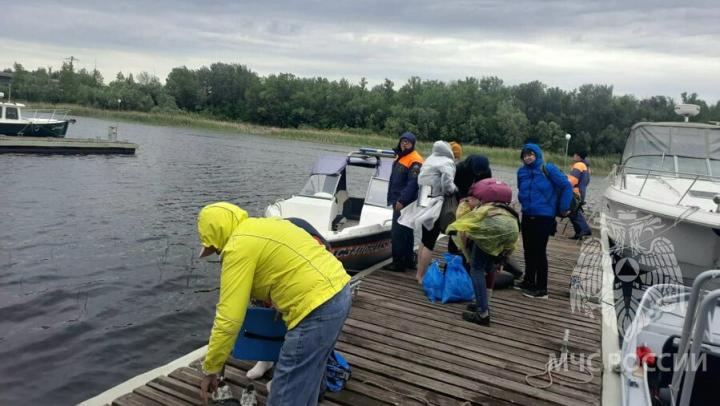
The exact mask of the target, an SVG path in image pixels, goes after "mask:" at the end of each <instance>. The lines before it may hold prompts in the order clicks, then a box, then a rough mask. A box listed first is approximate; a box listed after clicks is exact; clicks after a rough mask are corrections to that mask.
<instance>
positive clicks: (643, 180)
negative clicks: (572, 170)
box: [605, 105, 720, 286]
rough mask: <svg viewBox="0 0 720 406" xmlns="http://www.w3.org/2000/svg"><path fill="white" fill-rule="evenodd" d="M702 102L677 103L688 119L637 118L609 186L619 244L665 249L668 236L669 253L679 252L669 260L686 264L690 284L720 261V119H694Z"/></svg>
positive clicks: (609, 209)
mask: <svg viewBox="0 0 720 406" xmlns="http://www.w3.org/2000/svg"><path fill="white" fill-rule="evenodd" d="M696 107H697V106H694V105H679V106H677V107H676V112H679V114H683V115H685V116H686V122H660V123H650V122H642V123H637V124H635V125H634V126H633V127H632V129H631V131H630V136H629V137H628V140H627V143H626V146H625V151H624V152H623V156H622V162H621V164H620V165H619V166H617V167H616V168H615V170H614V171H613V173H612V174H611V176H612V179H611V183H610V186H609V187H608V188H607V190H606V191H605V203H606V207H605V209H606V213H605V214H606V217H608V218H609V219H611V220H610V221H609V222H608V224H607V226H608V229H607V231H608V236H609V238H610V240H611V247H612V246H613V245H615V246H616V247H617V246H620V247H621V248H622V249H623V250H624V251H626V252H625V253H624V255H625V256H630V255H635V256H637V255H638V254H639V255H643V254H644V255H646V256H647V255H649V254H658V255H659V254H661V252H659V251H658V250H659V249H660V247H659V246H655V245H656V244H654V243H656V242H658V241H660V239H662V242H663V246H662V250H663V252H662V254H663V255H664V256H665V257H666V258H670V257H674V260H673V259H672V258H670V259H668V261H671V262H672V263H667V264H665V265H664V266H665V267H666V268H676V269H679V271H680V272H681V274H682V279H683V282H684V284H686V285H688V286H689V285H691V284H692V280H693V279H694V278H695V277H696V276H697V275H698V274H699V273H700V272H702V271H704V270H706V269H714V268H718V267H720V126H718V125H711V124H700V123H692V122H687V116H688V115H692V113H693V112H694V113H695V114H696V113H697V111H699V108H696ZM633 224H637V225H639V226H638V227H637V228H636V229H634V230H632V227H633ZM630 240H631V241H630ZM651 245H652V246H651ZM653 249H655V251H654V252H653ZM628 250H629V251H632V252H631V253H629V252H627V251H628ZM655 256H656V257H657V255H655ZM674 261H676V262H674ZM654 265H655V266H656V267H658V266H663V265H662V264H660V263H655V264H654ZM635 272H636V273H637V272H641V270H637V269H636V270H635ZM668 282H669V281H668V280H658V279H656V282H655V283H668Z"/></svg>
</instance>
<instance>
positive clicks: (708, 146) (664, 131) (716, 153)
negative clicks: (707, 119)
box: [622, 123, 720, 163]
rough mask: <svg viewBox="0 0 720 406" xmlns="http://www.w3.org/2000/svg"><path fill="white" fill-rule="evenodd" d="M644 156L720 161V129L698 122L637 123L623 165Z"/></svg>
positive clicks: (626, 149) (628, 141)
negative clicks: (632, 158) (631, 159)
mask: <svg viewBox="0 0 720 406" xmlns="http://www.w3.org/2000/svg"><path fill="white" fill-rule="evenodd" d="M642 155H657V156H660V155H666V156H670V155H676V156H682V157H690V158H702V159H706V158H710V159H720V126H716V125H710V124H699V123H637V124H635V125H634V126H633V127H632V129H631V130H630V136H629V137H628V140H627V143H626V144H625V151H624V152H623V158H622V162H623V163H625V162H626V161H627V160H628V159H629V158H631V157H633V156H642Z"/></svg>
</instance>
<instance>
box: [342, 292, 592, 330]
mask: <svg viewBox="0 0 720 406" xmlns="http://www.w3.org/2000/svg"><path fill="white" fill-rule="evenodd" d="M368 293H370V294H371V295H374V299H375V300H372V299H368V300H364V299H365V295H366V294H368ZM513 293H514V292H513ZM517 294H518V295H519V292H518V293H517ZM413 296H414V297H413ZM413 296H410V295H408V294H403V292H402V291H397V290H395V291H394V290H393V289H391V288H387V289H385V288H383V289H375V287H366V288H365V289H364V290H363V291H362V292H358V295H357V297H356V300H355V301H354V302H353V306H359V305H364V304H365V303H366V302H369V303H371V304H372V302H374V301H376V300H378V299H380V300H382V301H383V303H382V306H383V307H384V306H393V304H395V303H397V304H400V303H402V305H401V306H402V307H403V308H405V309H408V311H429V312H432V313H434V314H439V315H442V314H445V315H446V316H450V315H452V314H455V315H456V316H454V317H457V314H459V311H460V310H465V309H464V307H465V303H462V304H447V305H441V304H435V303H431V302H430V301H428V300H427V298H426V297H425V296H424V294H423V295H422V296H420V293H419V292H415V294H414V295H413ZM528 300H529V299H528ZM538 300H539V299H538ZM407 304H412V305H413V306H408V305H407ZM542 305H543V303H537V304H536V307H535V309H533V310H534V311H533V310H526V309H522V308H517V307H516V308H513V307H512V306H508V305H507V304H505V303H502V300H501V299H500V298H498V297H497V296H496V297H494V298H493V300H492V301H491V303H490V311H491V313H492V314H493V315H496V316H498V317H493V325H495V324H497V325H498V326H504V325H511V326H512V327H526V329H527V330H528V332H529V333H531V334H532V333H536V332H537V331H538V327H541V328H543V329H545V330H550V332H552V331H555V332H557V333H558V334H560V335H562V333H563V332H564V331H565V328H570V329H571V330H573V331H574V332H575V333H576V336H578V337H583V338H585V339H587V340H592V341H595V337H596V334H597V332H598V331H599V328H598V326H599V322H598V321H595V323H594V325H588V324H585V325H581V324H579V323H573V322H572V320H570V319H568V320H567V321H565V322H563V320H562V319H563V318H562V315H561V314H558V315H553V316H548V315H547V314H546V313H545V314H543V312H541V311H539V309H541V308H542ZM566 305H567V306H568V307H569V303H566ZM396 306H397V305H396ZM443 312H445V313H443ZM565 312H566V314H567V313H569V309H566V310H565ZM558 313H560V311H558ZM401 314H402V313H401Z"/></svg>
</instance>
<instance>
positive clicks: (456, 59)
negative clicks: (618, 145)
mask: <svg viewBox="0 0 720 406" xmlns="http://www.w3.org/2000/svg"><path fill="white" fill-rule="evenodd" d="M683 4H689V5H690V6H689V7H686V6H683ZM0 10H1V12H0V69H4V68H9V67H11V66H12V64H13V63H14V62H20V63H21V64H22V65H23V66H24V67H25V68H26V69H36V68H37V67H40V66H52V67H54V68H58V67H60V65H61V63H62V61H63V59H64V58H67V57H69V56H71V55H72V56H74V57H75V58H77V59H79V62H76V67H85V68H87V69H93V67H95V66H97V69H98V70H100V71H101V72H102V74H103V76H104V77H105V79H106V83H107V82H109V81H110V80H112V79H114V78H115V75H116V74H117V72H118V71H122V72H124V73H126V74H127V73H138V72H141V71H147V72H149V73H151V74H153V73H154V74H155V75H157V76H158V77H159V78H160V79H161V80H163V81H164V79H165V78H166V77H167V74H168V72H170V70H171V69H172V68H173V67H177V66H182V65H185V66H187V67H189V68H198V67H200V66H203V65H209V64H211V63H213V62H218V61H220V62H226V63H240V64H244V65H246V66H247V67H248V68H250V69H251V70H253V71H255V72H258V73H259V74H261V75H268V74H271V73H280V72H288V73H293V74H296V75H298V76H322V77H327V78H330V79H339V78H343V77H344V78H347V79H349V80H351V81H353V82H355V83H357V82H358V81H359V79H360V78H361V77H366V78H367V79H368V81H369V82H370V84H376V83H380V82H381V81H382V80H383V79H384V78H389V79H391V80H393V81H394V82H395V83H396V89H397V88H399V86H400V85H402V84H403V83H405V82H406V81H407V79H408V78H409V77H411V76H420V77H421V78H423V79H440V80H445V81H450V80H455V79H463V78H465V77H467V76H475V77H482V76H491V75H492V76H498V77H500V78H501V79H503V80H504V81H505V83H506V84H511V85H512V84H518V83H523V82H529V81H532V80H540V81H541V82H543V83H545V84H547V85H549V86H558V87H560V88H562V89H565V90H572V89H574V88H576V87H578V86H580V85H582V84H585V83H594V84H609V85H613V86H614V88H615V93H616V94H626V93H630V94H634V95H636V96H638V97H640V98H645V97H649V96H653V95H665V96H670V97H673V98H674V99H676V100H677V99H679V98H680V93H681V92H683V91H687V92H696V93H698V94H699V96H700V97H701V98H702V99H705V100H706V101H708V102H712V103H715V102H716V101H717V100H718V99H720V1H718V0H695V1H692V2H680V1H650V0H624V1H615V0H606V1H587V0H575V1H541V0H507V1H505V0H495V1H493V0H489V1H470V0H466V1H462V0H435V1H426V0H422V1H410V0H405V1H397V0H372V1H360V0H356V1H352V0H315V1H309V0H306V1H290V0H262V1H242V0H240V1H232V0H225V1H214V0H205V1H202V2H201V1H168V0H157V1H143V2H140V1H131V0H122V1H117V2H114V4H105V2H101V1H100V2H99V1H96V0H93V1H72V0H69V1H64V2H58V1H33V0H23V1H17V0H12V1H9V0H0Z"/></svg>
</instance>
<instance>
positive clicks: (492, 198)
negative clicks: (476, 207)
mask: <svg viewBox="0 0 720 406" xmlns="http://www.w3.org/2000/svg"><path fill="white" fill-rule="evenodd" d="M470 196H473V197H475V198H477V199H478V200H480V201H481V202H483V203H491V202H492V203H507V204H510V201H512V189H511V188H510V185H508V184H507V183H505V182H502V181H499V180H497V179H493V178H488V179H483V180H481V181H478V182H475V183H473V184H472V186H470Z"/></svg>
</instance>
